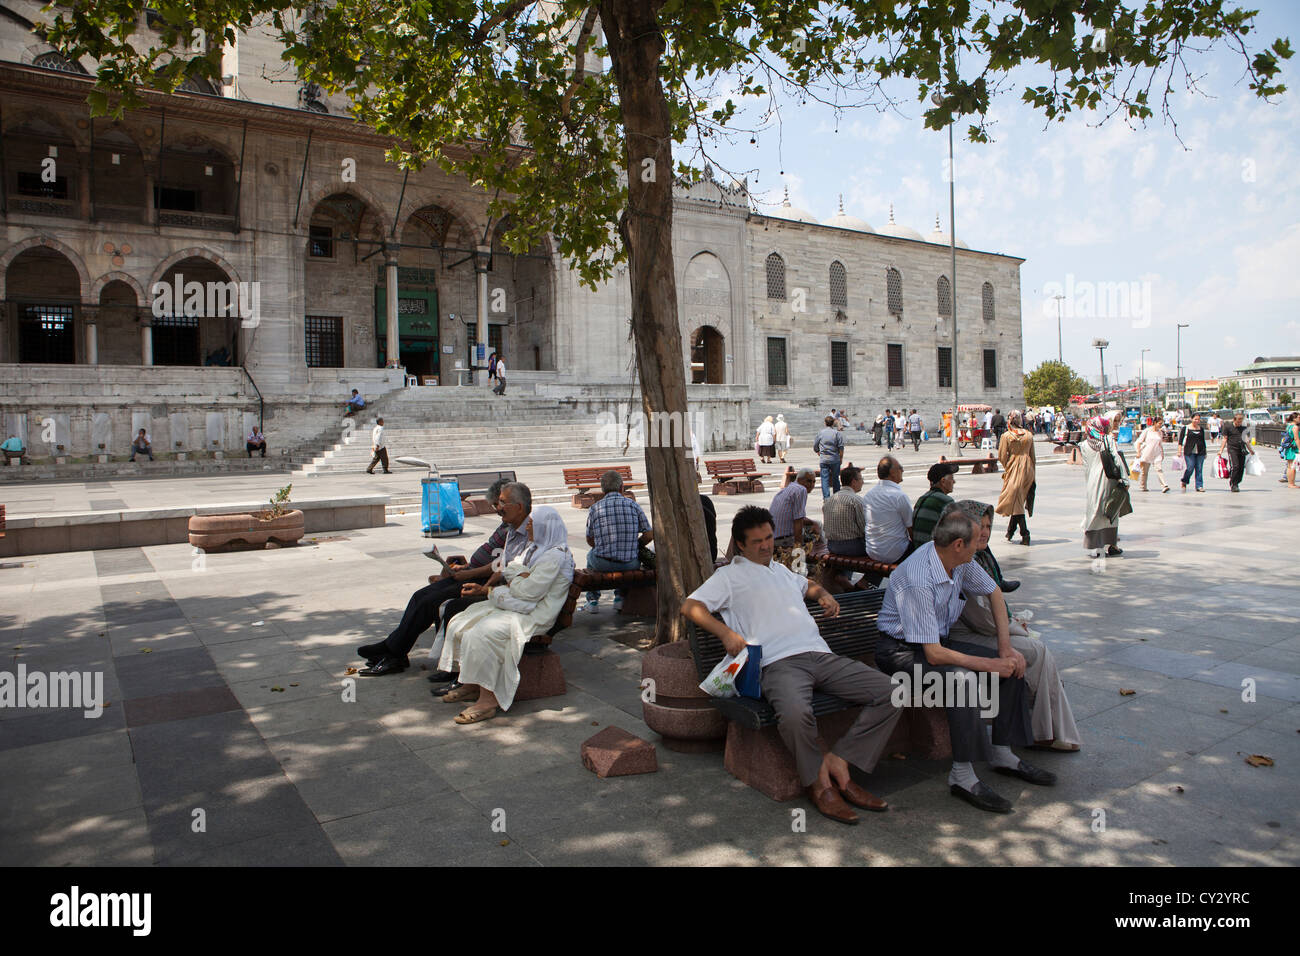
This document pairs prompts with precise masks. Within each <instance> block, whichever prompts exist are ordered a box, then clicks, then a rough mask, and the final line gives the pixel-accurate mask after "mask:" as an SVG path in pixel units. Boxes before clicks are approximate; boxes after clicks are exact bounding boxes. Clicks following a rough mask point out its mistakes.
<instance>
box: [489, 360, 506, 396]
mask: <svg viewBox="0 0 1300 956" xmlns="http://www.w3.org/2000/svg"><path fill="white" fill-rule="evenodd" d="M492 391H493V392H494V393H495V394H497V395H504V394H505V393H506V360H505V358H504V357H501V358H498V359H497V387H496V388H494V389H492Z"/></svg>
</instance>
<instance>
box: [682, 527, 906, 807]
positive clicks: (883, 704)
mask: <svg viewBox="0 0 1300 956" xmlns="http://www.w3.org/2000/svg"><path fill="white" fill-rule="evenodd" d="M731 536H732V539H733V541H734V543H735V547H736V551H737V555H736V557H735V558H733V559H732V561H731V564H729V565H726V566H724V567H722V568H719V569H718V570H717V571H715V572H713V576H712V577H711V578H709V579H708V580H707V581H705V582H704V583H703V584H702V585H700V586H699V587H698V588H697V589H696V590H695V592H694V593H692V594H691V596H690V597H688V598H687V599H686V600H685V601H684V602H683V603H682V611H681V613H682V616H683V617H685V618H687V619H688V620H690V621H691V622H693V623H694V624H695V626H696V627H698V628H700V629H701V630H705V631H708V632H709V633H711V634H713V635H715V636H716V637H717V638H718V639H719V640H720V641H722V645H723V647H725V648H726V650H727V653H728V654H738V653H740V651H741V650H743V649H744V648H745V646H746V645H747V644H757V645H760V646H761V647H762V648H763V653H762V660H761V662H760V666H761V668H762V685H763V696H764V697H765V698H766V699H767V701H768V703H769V704H771V705H772V709H773V710H775V711H776V714H777V719H778V721H779V723H778V724H777V729H778V731H779V732H780V734H781V739H782V740H783V741H784V742H785V745H786V747H788V748H789V749H790V752H791V753H792V754H794V758H795V764H796V766H797V767H798V772H799V782H800V783H802V784H803V785H804V786H805V787H806V788H807V792H808V795H809V797H811V799H812V802H813V806H814V807H816V808H817V810H818V811H819V812H820V813H822V814H824V815H825V816H828V817H830V818H831V819H832V820H836V821H838V822H840V823H857V822H858V817H857V814H855V813H854V812H853V811H852V810H851V809H849V807H848V805H847V803H846V802H845V801H848V803H852V804H853V805H854V806H856V807H861V808H862V809H864V810H886V809H888V806H889V805H888V804H887V803H885V801H884V800H881V799H880V798H879V797H876V796H874V795H872V794H871V793H870V792H868V791H867V790H865V789H864V788H863V787H861V786H860V785H859V784H857V783H855V782H853V780H852V778H851V777H850V776H849V764H850V763H852V764H853V765H855V766H856V767H858V768H859V769H861V770H864V771H866V772H867V773H870V772H871V771H872V770H873V769H874V768H875V766H876V762H877V761H878V760H879V759H880V756H881V754H882V753H883V752H884V749H885V744H886V743H887V742H888V741H889V735H890V733H891V732H892V731H893V729H894V724H896V723H897V722H898V718H899V716H900V715H901V713H902V710H901V709H900V708H897V707H894V706H893V704H892V703H891V701H890V695H891V692H892V689H893V684H892V683H891V682H890V680H889V678H888V677H886V676H885V675H884V674H882V673H881V672H880V671H877V670H875V669H874V668H871V667H867V666H866V665H865V664H863V663H861V662H860V661H855V660H852V659H851V658H847V657H840V656H839V655H838V654H832V653H831V650H830V648H829V647H828V646H827V645H826V642H825V641H824V640H823V639H822V636H821V634H820V633H818V630H817V622H816V621H814V620H813V618H812V615H811V614H809V613H808V608H807V607H806V606H805V604H804V598H805V597H807V598H811V599H813V600H815V601H817V603H818V604H820V605H821V606H822V608H823V609H824V610H825V612H826V614H827V615H828V616H830V617H834V616H835V615H836V614H838V613H839V610H840V606H839V604H838V602H836V600H835V598H833V597H831V595H830V594H829V593H828V592H827V591H825V590H824V589H823V588H822V587H821V586H819V585H817V584H814V583H812V582H811V581H809V580H808V579H807V578H805V577H803V576H802V575H798V574H795V573H794V572H793V571H791V570H790V569H789V568H787V567H785V566H784V565H782V564H779V563H775V562H773V561H772V552H773V550H774V540H775V539H774V537H773V534H772V516H771V514H769V513H768V512H767V510H766V509H764V508H758V507H755V506H754V505H748V506H746V507H744V508H741V509H740V511H739V512H737V513H736V517H735V519H734V520H733V521H732V523H731ZM715 611H720V612H722V617H723V621H725V623H723V622H721V621H718V620H717V619H716V618H714V617H713V612H715ZM814 691H821V692H823V693H827V694H834V695H835V696H836V697H839V698H841V699H842V700H846V701H848V702H850V703H853V704H861V705H863V706H862V713H861V714H860V715H859V716H858V719H857V720H856V721H855V722H854V724H853V726H852V727H850V728H849V729H848V731H847V732H846V733H845V734H844V736H843V737H841V738H840V739H839V740H838V741H837V742H836V744H835V746H834V747H833V748H831V750H830V752H828V753H827V754H825V755H824V756H823V755H822V752H821V747H819V746H818V744H817V718H816V717H815V716H814V714H813V708H812V697H813V692H814Z"/></svg>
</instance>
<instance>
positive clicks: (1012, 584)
mask: <svg viewBox="0 0 1300 956" xmlns="http://www.w3.org/2000/svg"><path fill="white" fill-rule="evenodd" d="M1018 587H1020V582H1019V581H1008V580H1006V579H1003V581H1002V593H1003V594H1010V593H1011V592H1012V591H1014V590H1015V589H1016V588H1018Z"/></svg>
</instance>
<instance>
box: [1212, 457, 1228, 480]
mask: <svg viewBox="0 0 1300 956" xmlns="http://www.w3.org/2000/svg"><path fill="white" fill-rule="evenodd" d="M1214 473H1215V474H1216V475H1218V476H1219V477H1220V478H1227V477H1228V476H1229V475H1231V474H1232V470H1231V469H1230V468H1229V467H1228V459H1226V458H1224V457H1223V456H1222V455H1219V456H1217V457H1216V458H1215V459H1214Z"/></svg>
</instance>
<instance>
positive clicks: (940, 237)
mask: <svg viewBox="0 0 1300 956" xmlns="http://www.w3.org/2000/svg"><path fill="white" fill-rule="evenodd" d="M925 241H926V242H933V243H936V244H938V245H941V246H947V245H951V243H949V242H948V234H947V233H946V232H944V231H943V230H942V229H940V228H939V214H938V213H935V215H934V232H932V233H930V235H929V236H927V237H926V240H925ZM956 246H957V248H958V249H969V248H970V246H968V245H966V243H964V242H962V241H961V236H958V237H957V242H956Z"/></svg>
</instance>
